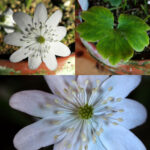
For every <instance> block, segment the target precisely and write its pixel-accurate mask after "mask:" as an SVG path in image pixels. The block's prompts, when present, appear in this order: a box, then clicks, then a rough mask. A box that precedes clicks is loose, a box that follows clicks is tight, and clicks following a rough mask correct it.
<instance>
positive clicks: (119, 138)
mask: <svg viewBox="0 0 150 150" xmlns="http://www.w3.org/2000/svg"><path fill="white" fill-rule="evenodd" d="M100 139H101V141H102V143H103V144H104V145H105V147H106V149H109V150H132V149H136V150H146V148H145V146H144V144H143V143H142V142H141V141H140V140H139V139H138V138H137V137H136V136H135V135H134V134H133V133H132V132H130V131H129V130H128V129H126V128H124V127H122V126H119V125H117V126H115V125H107V126H105V128H104V132H103V133H102V134H101V136H100Z"/></svg>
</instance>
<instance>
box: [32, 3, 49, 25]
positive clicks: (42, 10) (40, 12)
mask: <svg viewBox="0 0 150 150" xmlns="http://www.w3.org/2000/svg"><path fill="white" fill-rule="evenodd" d="M46 20H47V10H46V7H45V5H44V4H43V3H39V4H38V5H37V7H36V9H35V13H34V19H33V22H36V23H40V22H42V23H44V22H45V21H46Z"/></svg>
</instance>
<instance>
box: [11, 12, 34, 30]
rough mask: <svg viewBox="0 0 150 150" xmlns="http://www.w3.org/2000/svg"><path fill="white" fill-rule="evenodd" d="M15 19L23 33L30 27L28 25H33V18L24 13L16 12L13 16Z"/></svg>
mask: <svg viewBox="0 0 150 150" xmlns="http://www.w3.org/2000/svg"><path fill="white" fill-rule="evenodd" d="M13 19H14V20H15V22H16V24H17V25H18V26H19V28H20V29H21V30H22V31H25V30H26V28H27V27H28V24H30V25H32V18H31V16H29V15H27V14H26V13H23V12H16V13H14V15H13Z"/></svg>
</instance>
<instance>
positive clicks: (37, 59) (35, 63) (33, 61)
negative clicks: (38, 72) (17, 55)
mask: <svg viewBox="0 0 150 150" xmlns="http://www.w3.org/2000/svg"><path fill="white" fill-rule="evenodd" d="M41 63H42V60H41V56H40V53H39V52H38V51H37V52H36V53H34V54H32V55H31V56H29V59H28V66H29V68H30V69H32V70H34V69H37V68H38V67H39V66H40V64H41Z"/></svg>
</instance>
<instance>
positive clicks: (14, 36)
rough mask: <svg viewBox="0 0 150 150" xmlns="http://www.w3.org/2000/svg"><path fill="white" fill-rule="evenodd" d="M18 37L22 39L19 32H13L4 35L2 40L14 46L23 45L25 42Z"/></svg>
mask: <svg viewBox="0 0 150 150" xmlns="http://www.w3.org/2000/svg"><path fill="white" fill-rule="evenodd" d="M20 39H22V34H21V33H20V32H14V33H10V34H8V35H6V36H5V38H4V42H5V43H7V44H10V45H14V46H24V45H25V43H24V42H23V41H21V40H20Z"/></svg>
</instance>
